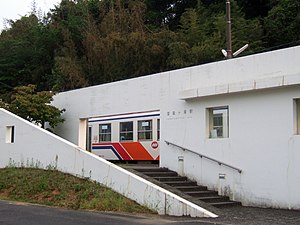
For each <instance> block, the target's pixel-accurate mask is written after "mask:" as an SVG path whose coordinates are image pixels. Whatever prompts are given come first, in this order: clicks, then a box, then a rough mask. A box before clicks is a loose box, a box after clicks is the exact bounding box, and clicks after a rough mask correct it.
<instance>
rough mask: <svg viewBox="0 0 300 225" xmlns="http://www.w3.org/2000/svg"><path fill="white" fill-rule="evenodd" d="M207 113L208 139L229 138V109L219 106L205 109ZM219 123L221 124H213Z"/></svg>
mask: <svg viewBox="0 0 300 225" xmlns="http://www.w3.org/2000/svg"><path fill="white" fill-rule="evenodd" d="M207 113H208V135H207V136H208V138H209V139H223V138H229V107H228V106H219V107H210V108H207ZM216 122H221V124H215V123H216Z"/></svg>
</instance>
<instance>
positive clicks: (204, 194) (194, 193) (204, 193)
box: [184, 191, 218, 197]
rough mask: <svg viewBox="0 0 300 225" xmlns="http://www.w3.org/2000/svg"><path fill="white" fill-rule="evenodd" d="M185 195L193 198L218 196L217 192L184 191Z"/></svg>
mask: <svg viewBox="0 0 300 225" xmlns="http://www.w3.org/2000/svg"><path fill="white" fill-rule="evenodd" d="M184 193H185V194H188V195H190V196H193V197H205V196H218V192H216V191H184Z"/></svg>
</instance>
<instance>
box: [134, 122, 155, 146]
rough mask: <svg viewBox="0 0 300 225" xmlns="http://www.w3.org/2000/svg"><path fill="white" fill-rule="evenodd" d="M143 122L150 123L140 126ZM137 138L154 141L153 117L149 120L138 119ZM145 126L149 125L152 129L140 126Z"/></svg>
mask: <svg viewBox="0 0 300 225" xmlns="http://www.w3.org/2000/svg"><path fill="white" fill-rule="evenodd" d="M141 123H149V125H148V126H143V125H142V126H141V127H140V124H141ZM137 127H138V129H137V139H138V141H152V140H153V134H152V132H153V120H152V119H148V120H138V121H137ZM143 127H149V128H150V129H145V130H144V129H140V128H143ZM140 134H143V135H140ZM148 135H150V136H149V138H147V136H148ZM140 136H143V137H145V138H141V137H140Z"/></svg>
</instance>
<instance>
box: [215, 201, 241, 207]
mask: <svg viewBox="0 0 300 225" xmlns="http://www.w3.org/2000/svg"><path fill="white" fill-rule="evenodd" d="M210 205H212V206H215V207H219V208H221V207H228V206H230V207H232V206H240V205H241V203H240V202H234V201H226V202H212V203H210Z"/></svg>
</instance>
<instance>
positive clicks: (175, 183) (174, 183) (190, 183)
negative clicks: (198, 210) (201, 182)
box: [164, 179, 197, 187]
mask: <svg viewBox="0 0 300 225" xmlns="http://www.w3.org/2000/svg"><path fill="white" fill-rule="evenodd" d="M164 183H165V184H168V185H170V186H172V187H175V186H176V187H179V186H197V182H195V181H188V180H187V179H185V180H183V181H181V180H179V181H164Z"/></svg>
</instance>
